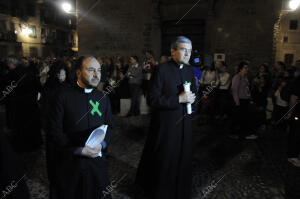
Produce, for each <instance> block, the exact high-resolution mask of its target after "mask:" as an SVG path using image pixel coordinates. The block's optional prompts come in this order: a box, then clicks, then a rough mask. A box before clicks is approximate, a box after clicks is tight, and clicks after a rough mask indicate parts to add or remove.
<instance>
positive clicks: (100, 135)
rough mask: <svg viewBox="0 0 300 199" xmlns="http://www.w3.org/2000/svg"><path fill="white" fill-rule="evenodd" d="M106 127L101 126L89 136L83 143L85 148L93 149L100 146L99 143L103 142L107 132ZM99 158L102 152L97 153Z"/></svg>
mask: <svg viewBox="0 0 300 199" xmlns="http://www.w3.org/2000/svg"><path fill="white" fill-rule="evenodd" d="M107 127H108V126H107V125H102V126H100V127H98V128H96V129H95V130H93V132H92V133H91V134H90V136H89V138H88V139H87V141H86V142H85V146H87V147H90V148H95V147H97V146H99V145H100V144H101V142H102V141H103V140H104V138H105V135H106V130H107ZM99 156H100V157H102V152H101V151H100V152H99Z"/></svg>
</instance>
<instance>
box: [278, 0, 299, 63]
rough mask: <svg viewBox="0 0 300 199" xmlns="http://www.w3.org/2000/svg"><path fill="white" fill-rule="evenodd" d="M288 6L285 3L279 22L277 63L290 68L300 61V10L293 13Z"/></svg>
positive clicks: (285, 2) (284, 2)
mask: <svg viewBox="0 0 300 199" xmlns="http://www.w3.org/2000/svg"><path fill="white" fill-rule="evenodd" d="M287 4H288V2H287V1H283V6H282V7H283V9H282V11H281V13H280V17H279V19H278V22H277V24H278V26H277V28H278V30H277V31H278V34H277V37H276V61H282V62H284V63H285V64H286V65H288V66H290V65H295V63H296V61H297V60H300V8H298V9H297V10H294V11H292V10H289V8H288V7H287V6H286V5H287Z"/></svg>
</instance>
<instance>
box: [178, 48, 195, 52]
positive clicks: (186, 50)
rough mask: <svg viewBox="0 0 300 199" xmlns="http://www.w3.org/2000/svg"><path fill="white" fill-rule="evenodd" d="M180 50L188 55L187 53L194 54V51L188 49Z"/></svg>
mask: <svg viewBox="0 0 300 199" xmlns="http://www.w3.org/2000/svg"><path fill="white" fill-rule="evenodd" d="M179 50H180V51H182V52H184V53H186V52H188V53H191V52H192V49H186V48H180V49H179Z"/></svg>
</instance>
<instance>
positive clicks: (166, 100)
mask: <svg viewBox="0 0 300 199" xmlns="http://www.w3.org/2000/svg"><path fill="white" fill-rule="evenodd" d="M163 78H164V77H163V73H162V71H161V70H160V67H156V70H155V71H154V74H153V76H152V80H151V87H150V92H149V99H148V101H149V103H150V106H152V107H154V108H160V109H167V110H168V109H169V110H173V109H177V108H178V107H179V97H178V95H167V94H165V93H163Z"/></svg>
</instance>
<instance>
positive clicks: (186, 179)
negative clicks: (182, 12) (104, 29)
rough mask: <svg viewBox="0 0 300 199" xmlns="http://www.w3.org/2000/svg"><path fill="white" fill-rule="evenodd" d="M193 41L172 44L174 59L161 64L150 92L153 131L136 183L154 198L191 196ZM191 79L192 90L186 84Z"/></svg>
mask: <svg viewBox="0 0 300 199" xmlns="http://www.w3.org/2000/svg"><path fill="white" fill-rule="evenodd" d="M191 51H192V43H191V41H190V40H189V39H188V38H186V37H183V36H181V37H178V38H177V39H176V40H175V41H174V42H173V43H172V45H171V54H172V60H171V61H169V62H167V63H164V64H161V65H159V66H158V67H157V68H156V71H155V72H154V74H153V77H152V80H151V81H152V82H151V88H150V92H149V103H150V105H151V106H152V108H153V109H154V110H153V115H152V118H151V126H150V132H149V135H148V138H147V141H146V145H145V148H144V151H143V155H142V158H141V161H140V165H139V168H138V172H137V178H136V183H137V184H138V185H141V186H142V187H143V188H144V190H145V191H146V192H148V193H149V194H150V195H151V198H154V199H188V198H190V195H191V186H192V121H191V115H189V114H187V108H186V106H187V103H191V104H192V103H193V102H194V100H195V94H194V93H195V92H196V86H195V79H194V72H193V69H192V66H190V65H188V61H189V59H190V56H191ZM186 81H187V82H191V92H184V89H183V84H184V83H185V82H186Z"/></svg>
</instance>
